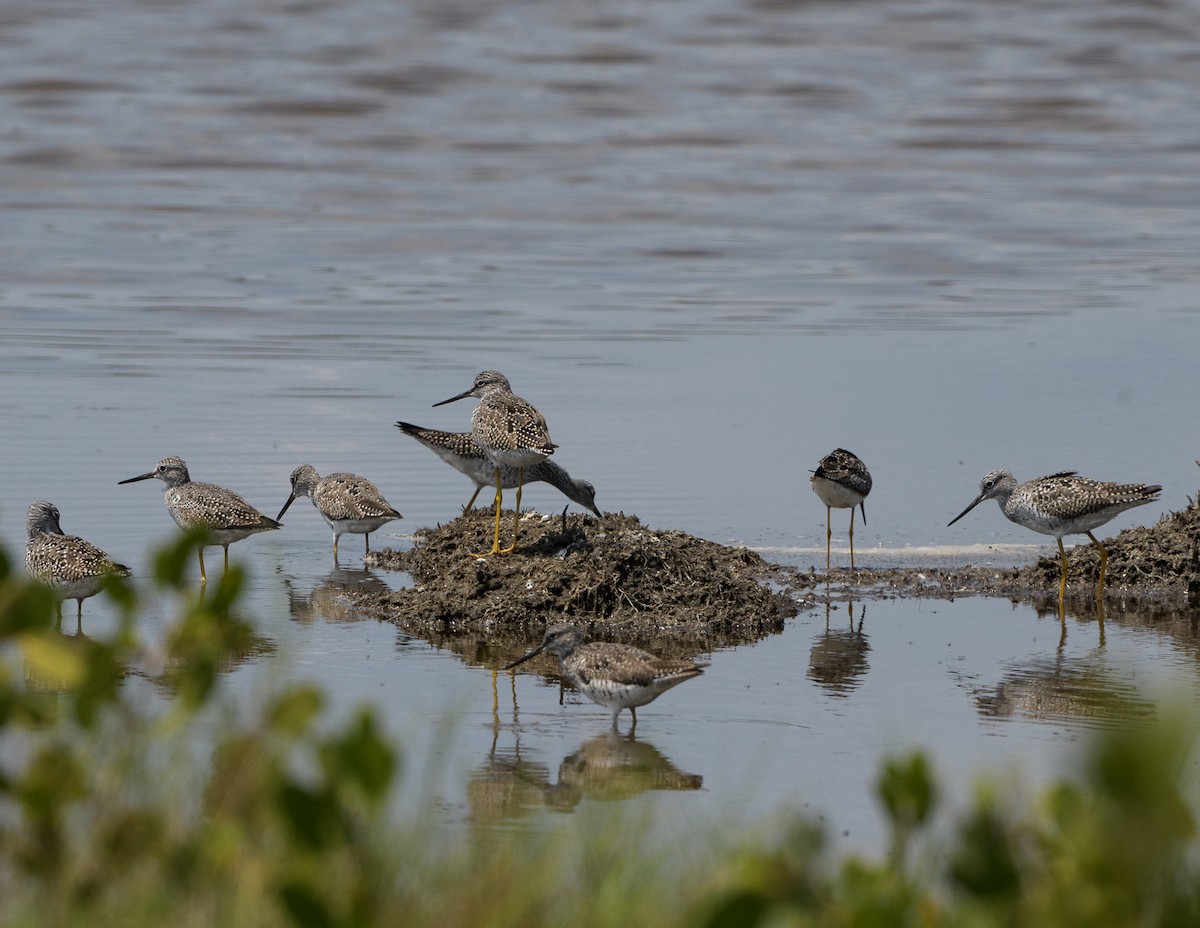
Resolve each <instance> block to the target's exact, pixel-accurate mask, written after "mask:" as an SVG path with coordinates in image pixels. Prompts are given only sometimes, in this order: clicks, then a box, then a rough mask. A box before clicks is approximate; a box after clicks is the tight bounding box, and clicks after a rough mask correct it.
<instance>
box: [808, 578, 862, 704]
mask: <svg viewBox="0 0 1200 928" xmlns="http://www.w3.org/2000/svg"><path fill="white" fill-rule="evenodd" d="M845 605H846V612H847V614H848V615H849V617H850V621H849V624H848V625H847V626H846V627H845V628H831V627H830V613H831V612H834V611H836V610H837V604H836V603H831V602H830V600H829V598H828V597H826V599H825V631H824V632H822V633H821V634H819V635H818V636H817V637H816V640H815V641H814V642H813V646H812V650H811V651H810V652H809V657H808V678H809V679H810V680H813V681H814V682H816V683H818V684H820V685H821V686H822V687H823V688H824V689H825V690H826V691H827V692H828V693H829V694H830V695H831V696H849V695H850V693H851V691H852V690H854V688H855V687H857V686H858V685H859V683H861V682H862V678H863V677H864V676H865V675H866V673H867V670H869V669H870V664H869V663H868V661H867V653H868V652H869V651H870V650H871V645H870V643H869V642H868V641H867V636H866V635H865V634H864V633H863V621H864V620H865V619H866V617H867V607H866V605H865V604H864V605H863V606H862V609H861V611H860V613H859V617H858V625H857V626H855V624H854V603H853V602H847V603H846V604H845Z"/></svg>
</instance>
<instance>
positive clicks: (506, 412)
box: [433, 371, 558, 554]
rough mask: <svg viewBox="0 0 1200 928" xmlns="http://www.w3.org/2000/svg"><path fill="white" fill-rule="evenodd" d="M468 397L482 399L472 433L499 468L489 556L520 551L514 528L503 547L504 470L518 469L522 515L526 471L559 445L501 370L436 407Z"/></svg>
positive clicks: (487, 373)
mask: <svg viewBox="0 0 1200 928" xmlns="http://www.w3.org/2000/svg"><path fill="white" fill-rule="evenodd" d="M468 396H474V397H477V398H478V399H479V405H478V406H476V407H475V412H474V413H472V414H471V434H473V435H474V436H475V440H476V441H477V442H478V443H479V447H481V448H482V449H483V451H484V453H485V454H486V455H487V456H488V457H489V458H490V459H491V461H492V464H494V465H495V473H494V476H493V479H494V481H495V484H496V531H495V534H494V536H493V539H492V550H491V551H489V552H488V554H508V553H510V552H511V551H514V550H515V549H516V547H517V536H516V528H515V526H514V530H513V543H512V545H510V546H509V547H507V548H503V549H502V548H501V547H500V507H501V501H502V497H503V489H502V480H501V473H500V468H502V467H506V466H507V467H515V468H516V469H517V505H516V509H517V513H518V514H520V511H521V488H522V486H523V485H524V483H525V468H526V467H529V466H530V465H532V464H536V463H538V462H539V461H544V460H545V459H546V458H547V457H549V456H550V455H552V454H553V453H554V449H555V448H557V447H558V445H556V444H554V442H552V441H551V440H550V432H549V430H548V429H547V427H546V420H545V418H544V417H543V416H542V414H541V413H540V412H538V411H537V410H536V409H534V407H533V405H532V404H531V403H529V402H527V401H526V400H523V399H521V397H519V396H517V395H516V394H515V393H513V392H512V387H511V386H509V383H508V378H507V377H505V376H504V375H503V374H501V373H500V372H499V371H481V372H480V373H479V374H478V375H476V377H475V382H474V383H473V384H472V385H471V388H470V389H469V390H464V391H463V392H462V393H459V394H458V395H457V396H452V397H450V399H448V400H442V401H441V402H440V403H434V404H433V405H434V406H444V405H446V404H447V403H453V402H455V401H457V400H461V399H465V398H466V397H468Z"/></svg>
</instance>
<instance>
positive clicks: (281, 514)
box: [275, 493, 296, 522]
mask: <svg viewBox="0 0 1200 928" xmlns="http://www.w3.org/2000/svg"><path fill="white" fill-rule="evenodd" d="M295 499H296V495H295V494H294V493H293V494H292V495H291V496H289V497H288V501H287V502H286V503H284V504H283V508H282V509H280V510H279V515H277V516H276V517H275V521H276V522H278V521H279V520H280V519H282V518H283V514H284V513H285V512H287V511H288V506H290V505H292V503H293V502H294V501H295Z"/></svg>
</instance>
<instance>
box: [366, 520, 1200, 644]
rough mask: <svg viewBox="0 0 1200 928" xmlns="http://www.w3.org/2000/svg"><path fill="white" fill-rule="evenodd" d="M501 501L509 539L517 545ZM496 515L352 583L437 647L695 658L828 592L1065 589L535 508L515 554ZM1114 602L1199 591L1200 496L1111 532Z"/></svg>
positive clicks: (467, 523)
mask: <svg viewBox="0 0 1200 928" xmlns="http://www.w3.org/2000/svg"><path fill="white" fill-rule="evenodd" d="M512 518H513V517H512V513H511V512H505V513H504V517H503V522H502V532H501V543H502V544H508V543H510V539H511V532H512V525H513V521H512ZM493 524H494V523H493V515H492V513H491V511H490V510H487V509H484V508H479V509H475V510H472V511H470V512H467V513H464V514H463V515H462V516H460V517H459V518H457V519H455V520H454V521H452V522H449V523H447V524H445V525H439V526H436V527H433V528H428V529H422V530H420V531H419V532H418V533H417V535H416V539H415V543H414V545H413V547H412V548H411V549H410V550H403V551H400V550H392V549H384V550H382V551H378V552H372V553H371V554H370V555H368V560H367V564H368V566H370V567H374V568H377V569H382V570H395V571H404V572H406V573H408V574H409V575H410V577H411V580H412V582H411V585H409V586H407V587H406V588H404V589H400V590H391V589H382V590H381V589H365V588H357V589H348V590H346V593H347V595H348V596H350V597H351V599H352V601H353V603H354V606H355V607H356V608H358V609H360V610H363V611H365V612H368V613H370V614H372V615H375V616H376V617H378V618H381V619H386V620H388V621H391V622H393V623H395V624H396V625H398V626H399V627H401V628H402V629H403V630H404V631H406V632H409V633H411V634H414V635H417V636H420V637H422V638H425V639H427V640H430V641H433V642H435V643H439V644H441V643H453V644H457V647H455V650H460V651H461V650H462V648H463V646H464V645H465V644H466V643H467V642H473V644H471V645H470V646H469V647H470V648H473V649H475V651H476V653H474V654H473V655H472V654H467V655H465V656H467V657H468V659H469V660H472V659H473V660H474V661H478V662H479V663H485V664H493V665H494V664H495V662H497V661H499V660H502V659H503V660H507V659H510V658H511V657H513V656H516V655H518V654H519V653H521V651H522V649H524V648H525V647H526V646H527V645H528V643H529V642H530V641H534V640H536V639H537V638H538V637H539V636H540V634H541V632H542V630H543V629H544V628H545V627H546V626H547V625H548V624H552V623H555V622H572V623H575V624H578V625H580V626H581V627H583V628H584V629H585V630H586V631H587V633H588V634H589V635H591V636H592V637H596V638H602V639H605V640H612V641H624V642H627V643H632V644H640V645H643V646H649V645H650V644H651V643H652V644H653V647H654V649H655V650H656V651H657V652H659V653H660V654H662V655H663V656H692V655H695V654H697V653H701V652H704V651H710V650H712V649H713V648H716V647H721V646H725V645H731V644H738V643H744V642H749V641H755V640H758V639H760V638H763V637H765V636H767V635H769V634H771V633H773V632H778V631H780V630H782V628H783V626H784V624H785V623H786V621H787V620H788V619H789V618H791V617H792V616H794V615H795V614H797V613H798V612H800V611H806V610H809V609H812V608H814V607H815V606H816V605H817V603H818V602H821V601H826V602H827V601H829V600H831V599H832V600H869V599H881V598H882V599H886V598H899V597H922V598H933V599H954V598H956V597H959V596H972V595H988V596H1001V597H1006V598H1010V599H1012V600H1013V601H1015V602H1028V603H1031V604H1033V605H1035V606H1037V607H1038V608H1049V606H1050V604H1051V603H1053V602H1054V601H1055V600H1056V597H1057V593H1058V577H1059V561H1058V557H1057V555H1056V554H1055V555H1054V556H1049V557H1043V558H1040V559H1039V560H1038V561H1036V562H1035V563H1033V564H1029V565H1025V566H1014V567H1004V568H996V567H978V566H971V565H965V566H961V567H937V568H929V569H922V568H869V569H864V568H859V569H858V570H857V571H855V572H851V571H850V570H848V569H835V570H833V571H830V572H829V573H827V574H826V573H823V572H817V571H798V570H795V569H792V568H789V567H784V566H781V565H778V564H772V563H770V562H768V561H767V560H765V559H764V558H762V557H761V556H760V555H758V554H757V553H755V552H753V551H750V550H748V549H746V548H735V547H729V546H726V545H720V544H717V543H715V542H711V541H706V540H704V539H701V538H697V537H695V536H693V535H689V534H687V533H685V532H680V531H673V530H660V529H653V528H650V527H649V526H646V525H643V524H642V523H641V522H640V521H639V520H638V519H637V517H635V516H629V515H624V514H606V515H605V516H604V517H603V518H602V519H597V518H594V517H593V516H590V515H579V514H571V515H566V514H562V515H543V514H540V513H536V512H526V513H525V514H524V515H523V516H522V519H521V527H520V539H519V544H518V546H517V550H516V551H515V552H514V553H512V554H509V555H506V556H502V557H496V556H492V557H478V556H473V554H475V553H478V552H486V551H488V550H489V548H490V545H491V538H492V529H493ZM1104 543H1105V546H1106V548H1107V549H1108V552H1109V557H1108V571H1107V574H1108V576H1107V582H1106V587H1105V588H1106V594H1107V595H1106V601H1107V602H1108V603H1109V604H1110V608H1113V607H1115V608H1117V609H1120V608H1121V604H1122V603H1124V602H1128V601H1130V600H1136V601H1138V602H1140V604H1141V605H1142V606H1146V605H1149V604H1152V603H1159V604H1161V605H1163V606H1164V607H1167V608H1172V607H1173V608H1179V607H1182V606H1185V605H1191V606H1195V605H1197V604H1198V602H1200V508H1197V506H1196V505H1195V504H1194V503H1192V502H1191V501H1189V506H1188V507H1187V508H1186V509H1184V510H1181V511H1180V512H1176V513H1172V514H1170V515H1168V516H1166V517H1164V518H1163V519H1162V521H1160V522H1159V523H1158V524H1157V525H1153V526H1148V527H1139V528H1132V529H1128V530H1126V531H1124V532H1122V533H1121V534H1120V535H1119V536H1117V537H1116V538H1112V539H1106V540H1105V542H1104ZM1067 554H1068V564H1069V571H1068V600H1069V602H1068V608H1069V609H1071V608H1072V604H1074V605H1075V607H1076V608H1078V607H1079V605H1080V604H1086V603H1088V602H1093V601H1094V591H1095V584H1096V580H1097V574H1098V570H1099V561H1100V559H1099V553H1098V552H1097V551H1096V549H1095V548H1094V547H1093V546H1092V545H1091V544H1090V543H1089V542H1087V541H1086V539H1085V540H1084V543H1083V544H1079V545H1070V546H1068V548H1067Z"/></svg>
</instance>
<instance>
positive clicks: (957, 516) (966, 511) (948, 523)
mask: <svg viewBox="0 0 1200 928" xmlns="http://www.w3.org/2000/svg"><path fill="white" fill-rule="evenodd" d="M982 502H983V497H982V496H977V497H975V501H974V502H973V503H971V505H970V506H968V507H967V508H966V509H964V510H963V511H962V512H960V513H959V514H958V515H956V516H955V517H954V518H953V519H951V520H950V521H949V522H947V523H946V528H949V527H950V526H951V525H953V524H954V523H955V522H957V521H958V520H959V519H961V518H962V517H963V516H965V515H966V514H967V513H968V512H970V511H971V510H972V509H974V508H975V507H976V506H978V505H979V504H980V503H982Z"/></svg>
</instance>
